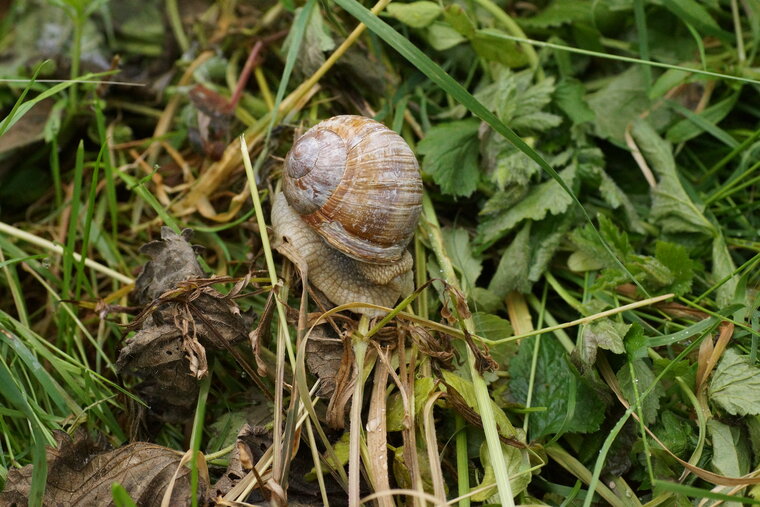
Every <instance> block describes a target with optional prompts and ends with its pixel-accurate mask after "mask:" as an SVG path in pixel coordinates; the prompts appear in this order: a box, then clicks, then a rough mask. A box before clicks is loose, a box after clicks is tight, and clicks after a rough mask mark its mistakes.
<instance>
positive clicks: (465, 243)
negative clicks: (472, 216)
mask: <svg viewBox="0 0 760 507" xmlns="http://www.w3.org/2000/svg"><path fill="white" fill-rule="evenodd" d="M441 234H442V235H443V244H444V245H445V246H446V253H447V254H448V256H449V258H450V259H451V262H452V263H453V264H454V268H456V270H457V271H459V273H460V274H461V275H462V282H463V283H462V288H463V289H465V291H466V293H467V294H469V293H470V291H471V289H472V288H474V287H475V281H476V280H477V279H478V277H479V276H480V271H481V270H482V269H483V266H481V263H482V260H479V259H476V258H475V256H474V255H473V253H472V248H471V247H470V234H469V233H468V232H467V230H466V229H463V228H461V227H456V228H452V227H444V228H443V229H442V230H441Z"/></svg>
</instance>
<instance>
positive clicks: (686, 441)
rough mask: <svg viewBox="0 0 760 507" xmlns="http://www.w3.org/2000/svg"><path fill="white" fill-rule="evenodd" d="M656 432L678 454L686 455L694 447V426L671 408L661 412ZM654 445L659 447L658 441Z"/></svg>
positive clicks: (680, 455)
mask: <svg viewBox="0 0 760 507" xmlns="http://www.w3.org/2000/svg"><path fill="white" fill-rule="evenodd" d="M656 433H657V436H658V437H659V439H660V440H661V441H662V443H664V444H665V446H666V447H667V448H668V449H670V450H671V451H672V452H673V454H675V455H676V456H679V457H684V456H686V455H687V453H688V452H689V451H691V450H692V449H693V447H694V446H693V445H692V443H691V439H692V438H694V426H692V425H691V424H689V422H688V421H687V420H686V419H684V418H682V417H679V416H678V415H676V414H675V413H673V412H671V411H670V410H663V411H662V412H661V414H660V420H659V423H658V425H657V431H656ZM653 445H657V446H658V447H659V445H658V444H656V443H655V444H653Z"/></svg>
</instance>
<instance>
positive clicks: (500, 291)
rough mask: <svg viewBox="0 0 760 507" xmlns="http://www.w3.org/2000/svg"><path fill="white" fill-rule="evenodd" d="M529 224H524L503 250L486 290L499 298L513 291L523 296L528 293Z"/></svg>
mask: <svg viewBox="0 0 760 507" xmlns="http://www.w3.org/2000/svg"><path fill="white" fill-rule="evenodd" d="M531 223H532V222H528V223H526V224H525V225H524V226H523V227H522V229H520V231H519V232H518V233H517V235H516V236H515V237H514V239H512V242H511V243H510V244H509V246H508V247H507V249H506V250H504V253H503V254H502V255H501V260H499V265H498V266H497V268H496V273H495V274H494V275H493V278H492V279H491V283H490V284H489V285H488V290H490V291H491V292H493V293H494V294H496V295H497V296H499V297H502V298H503V297H505V296H506V295H507V294H509V292H510V291H513V290H516V291H518V292H521V293H523V294H525V293H528V292H530V288H531V285H532V284H531V283H530V282H529V281H528V277H527V273H528V266H529V265H530V226H531Z"/></svg>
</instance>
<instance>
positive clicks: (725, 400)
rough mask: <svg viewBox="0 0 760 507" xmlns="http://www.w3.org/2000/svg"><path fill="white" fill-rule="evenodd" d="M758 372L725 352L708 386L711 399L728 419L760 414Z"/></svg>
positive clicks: (729, 351)
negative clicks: (729, 416)
mask: <svg viewBox="0 0 760 507" xmlns="http://www.w3.org/2000/svg"><path fill="white" fill-rule="evenodd" d="M758 393H760V368H758V367H757V366H755V365H753V364H752V363H750V361H749V357H747V356H743V355H740V354H739V353H738V352H737V351H736V349H733V348H730V349H726V351H725V352H724V354H723V357H722V358H721V360H720V363H719V364H718V367H717V368H716V369H715V373H714V374H713V378H712V381H711V382H710V399H711V400H712V401H714V402H715V403H717V404H718V405H719V406H720V407H721V408H722V409H723V410H725V411H726V412H728V413H729V414H731V415H750V414H751V415H758V414H760V396H758Z"/></svg>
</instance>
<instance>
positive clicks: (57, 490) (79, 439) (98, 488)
mask: <svg viewBox="0 0 760 507" xmlns="http://www.w3.org/2000/svg"><path fill="white" fill-rule="evenodd" d="M55 438H56V441H57V447H56V448H50V447H49V448H48V451H47V466H48V477H47V484H46V488H45V496H44V497H43V504H44V505H87V506H100V505H104V506H105V505H113V497H112V495H111V485H112V484H114V483H119V484H121V485H122V486H124V488H125V489H126V490H127V492H128V493H129V495H130V496H131V497H132V499H133V500H135V502H136V503H137V504H138V505H141V506H146V507H148V506H156V507H158V506H160V505H161V500H162V498H163V495H164V492H165V490H166V488H167V486H168V485H169V483H170V481H171V479H172V477H173V476H174V474H175V472H177V468H178V467H179V465H180V460H181V459H182V455H181V454H180V453H178V452H177V451H173V450H172V449H169V448H167V447H162V446H160V445H156V444H151V443H148V442H135V443H132V444H129V445H126V446H124V447H120V448H118V449H114V450H108V448H107V446H106V445H105V444H103V443H101V442H96V441H93V440H91V439H90V438H88V437H87V436H86V435H85V434H84V432H79V433H77V434H76V435H75V438H73V439H72V438H71V437H70V436H69V435H68V434H67V433H65V432H62V431H56V432H55ZM32 471H33V465H27V466H25V467H24V468H21V469H18V470H10V471H9V472H8V478H7V481H6V484H5V490H4V491H3V492H2V493H0V505H14V504H15V505H18V506H22V505H27V498H28V496H29V491H30V488H31V483H32ZM201 479H202V478H201ZM206 487H207V484H205V483H204V482H203V480H201V481H200V487H199V489H198V499H199V500H201V499H202V498H203V497H204V496H205V490H206ZM190 504H191V499H190V468H188V467H181V468H180V469H179V471H178V473H177V478H176V481H175V483H174V488H173V490H172V493H171V499H170V505H173V506H174V505H177V506H181V505H190Z"/></svg>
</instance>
